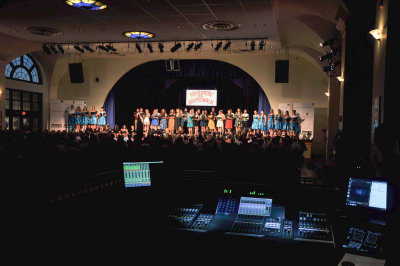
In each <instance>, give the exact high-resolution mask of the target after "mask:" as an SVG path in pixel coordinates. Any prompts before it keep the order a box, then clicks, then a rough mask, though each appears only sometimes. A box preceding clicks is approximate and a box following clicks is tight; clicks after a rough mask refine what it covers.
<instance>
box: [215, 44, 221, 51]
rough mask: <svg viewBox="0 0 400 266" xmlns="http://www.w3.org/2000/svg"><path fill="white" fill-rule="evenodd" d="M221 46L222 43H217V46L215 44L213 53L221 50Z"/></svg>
mask: <svg viewBox="0 0 400 266" xmlns="http://www.w3.org/2000/svg"><path fill="white" fill-rule="evenodd" d="M221 46H222V42H219V43H218V44H217V46H215V49H214V50H215V51H216V52H218V50H219V49H220V48H221Z"/></svg>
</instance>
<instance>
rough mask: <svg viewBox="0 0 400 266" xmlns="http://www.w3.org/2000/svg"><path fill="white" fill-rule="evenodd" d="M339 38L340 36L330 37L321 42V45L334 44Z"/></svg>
mask: <svg viewBox="0 0 400 266" xmlns="http://www.w3.org/2000/svg"><path fill="white" fill-rule="evenodd" d="M337 40H338V38H336V37H335V38H332V39H329V40H327V41H324V42H321V43H320V44H319V45H320V46H321V47H325V46H328V45H329V46H332V45H333V44H334V43H335V42H336V41H337Z"/></svg>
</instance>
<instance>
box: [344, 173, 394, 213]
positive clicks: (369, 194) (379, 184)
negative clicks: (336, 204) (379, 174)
mask: <svg viewBox="0 0 400 266" xmlns="http://www.w3.org/2000/svg"><path fill="white" fill-rule="evenodd" d="M387 190H388V185H387V182H386V181H378V180H366V179H355V178H350V179H349V186H348V189H347V198H346V205H347V206H356V207H366V208H373V209H378V210H383V211H385V210H386V209H387Z"/></svg>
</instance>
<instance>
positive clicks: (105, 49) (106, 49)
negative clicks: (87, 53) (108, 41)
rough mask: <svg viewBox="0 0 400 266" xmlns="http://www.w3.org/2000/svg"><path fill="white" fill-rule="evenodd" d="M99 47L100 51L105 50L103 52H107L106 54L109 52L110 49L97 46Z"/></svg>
mask: <svg viewBox="0 0 400 266" xmlns="http://www.w3.org/2000/svg"><path fill="white" fill-rule="evenodd" d="M97 47H98V48H100V49H101V50H103V51H106V52H108V51H109V49H108V48H106V47H105V46H104V45H99V46H97Z"/></svg>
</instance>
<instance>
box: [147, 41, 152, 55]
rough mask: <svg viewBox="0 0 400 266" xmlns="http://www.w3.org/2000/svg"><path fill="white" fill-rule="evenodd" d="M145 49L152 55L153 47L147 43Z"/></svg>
mask: <svg viewBox="0 0 400 266" xmlns="http://www.w3.org/2000/svg"><path fill="white" fill-rule="evenodd" d="M147 49H149V51H150V53H153V46H151V43H147Z"/></svg>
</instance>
